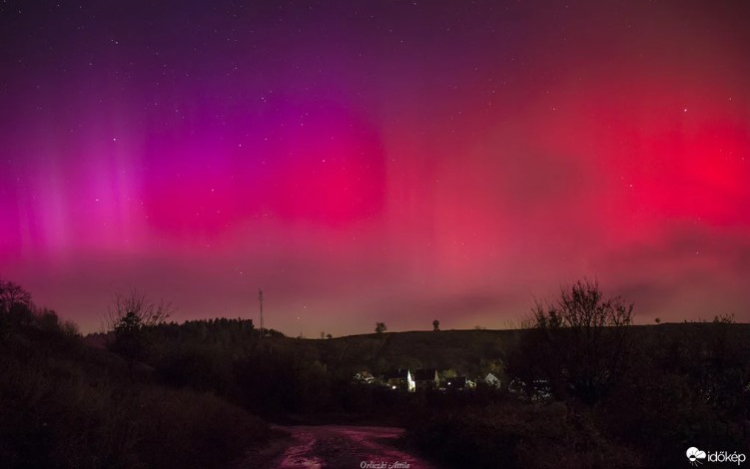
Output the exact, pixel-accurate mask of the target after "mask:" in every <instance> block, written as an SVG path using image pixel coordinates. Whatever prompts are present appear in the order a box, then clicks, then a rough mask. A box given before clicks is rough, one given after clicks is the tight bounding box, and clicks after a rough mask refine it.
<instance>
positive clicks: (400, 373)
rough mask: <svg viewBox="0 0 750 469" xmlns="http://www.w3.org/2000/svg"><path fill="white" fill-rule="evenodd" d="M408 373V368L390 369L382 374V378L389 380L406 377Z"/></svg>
mask: <svg viewBox="0 0 750 469" xmlns="http://www.w3.org/2000/svg"><path fill="white" fill-rule="evenodd" d="M408 374H409V370H406V369H401V370H391V371H388V372H386V373H384V374H383V379H385V380H389V379H406V378H407V376H408Z"/></svg>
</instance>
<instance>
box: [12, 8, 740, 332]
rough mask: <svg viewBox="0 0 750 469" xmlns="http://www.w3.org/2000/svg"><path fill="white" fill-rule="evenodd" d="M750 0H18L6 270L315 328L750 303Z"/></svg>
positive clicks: (80, 310) (37, 283)
mask: <svg viewBox="0 0 750 469" xmlns="http://www.w3.org/2000/svg"><path fill="white" fill-rule="evenodd" d="M748 21H750V2H747V1H744V0H737V1H730V0H726V1H724V0H722V1H710V0H705V1H690V0H679V1H678V0H664V1H658V0H655V1H640V0H622V1H603V0H588V1H569V2H564V1H558V0H546V1H545V0H543V1H523V2H521V1H427V0H418V1H387V0H380V1H360V0H357V1H317V2H303V1H291V2H270V1H246V2H233V1H227V0H214V1H194V0H192V1H191V0H187V1H185V0H181V1H176V0H163V1H139V0H136V1H127V2H125V1H122V2H118V1H93V0H92V1H83V2H81V1H76V2H68V1H60V2H54V1H29V0H24V1H13V0H7V1H2V3H0V110H1V112H0V276H2V277H3V278H5V279H10V280H12V281H14V282H16V283H19V284H21V285H22V286H24V287H25V288H26V289H27V290H29V291H31V292H32V294H33V295H34V298H35V301H36V302H37V303H40V304H43V305H46V306H49V307H51V308H53V309H55V310H56V311H57V312H58V313H59V314H60V316H62V317H63V318H66V319H72V320H74V321H76V322H77V323H78V324H79V325H80V326H81V329H82V330H83V331H84V332H88V331H95V330H98V329H99V327H100V316H101V314H102V313H103V312H104V311H106V309H107V305H108V304H109V303H110V302H111V299H112V297H113V295H114V293H115V292H118V291H128V290H130V289H132V288H137V289H139V290H141V291H143V292H145V293H147V294H148V295H149V296H150V297H151V298H153V299H159V298H164V299H165V300H168V301H171V302H172V303H173V305H174V306H175V308H176V313H175V315H174V316H173V319H175V320H177V321H183V320H187V319H195V318H208V317H217V316H226V317H245V318H253V319H255V320H256V321H257V317H258V301H257V291H258V288H262V289H263V291H264V296H265V305H264V306H265V308H264V309H265V312H266V326H268V327H272V328H275V329H278V330H281V331H282V332H285V333H286V334H288V335H295V336H296V335H298V334H300V333H302V334H304V335H306V336H307V337H316V336H318V335H319V333H320V331H325V332H326V333H328V332H330V333H332V334H334V335H341V334H353V333H367V332H372V331H373V330H374V326H375V322H376V321H383V322H385V323H386V325H387V326H388V328H389V330H396V331H398V330H410V329H431V327H432V320H433V319H438V320H440V321H441V327H442V328H444V329H450V328H472V327H474V326H476V325H481V326H483V327H487V328H502V327H507V326H509V325H513V324H516V323H517V322H518V321H519V320H520V319H522V318H524V317H525V316H527V315H528V314H529V311H530V308H531V306H532V305H533V303H534V299H535V298H537V299H546V298H551V297H552V296H553V295H555V294H556V293H558V292H559V289H560V287H561V285H566V284H570V283H571V282H573V281H575V280H577V279H579V278H583V277H588V278H590V279H594V278H596V279H598V280H599V282H600V284H601V286H602V287H603V289H604V291H605V292H606V293H609V294H621V295H623V297H624V298H625V299H626V300H628V301H633V302H635V314H636V322H637V323H640V324H645V323H653V321H654V318H656V317H660V318H661V319H662V321H682V320H685V319H689V320H692V319H698V318H712V317H713V316H714V315H715V314H720V313H734V314H735V315H736V317H737V319H738V320H741V321H748V320H750V293H749V292H750V27H748Z"/></svg>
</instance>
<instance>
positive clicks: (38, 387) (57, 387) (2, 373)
mask: <svg viewBox="0 0 750 469" xmlns="http://www.w3.org/2000/svg"><path fill="white" fill-rule="evenodd" d="M267 436H268V427H267V425H266V424H265V423H264V422H263V421H261V420H260V419H258V418H256V417H254V416H253V415H251V414H250V413H248V412H247V411H246V410H244V409H242V408H240V407H239V406H237V405H234V404H231V403H229V402H227V401H226V400H225V399H222V398H221V397H219V396H217V394H216V393H214V392H208V390H207V389H204V390H193V389H189V388H182V389H177V388H172V387H167V386H164V385H162V384H160V380H159V378H158V376H156V375H155V373H154V372H153V370H152V369H151V368H150V367H148V366H146V365H143V364H138V366H134V367H133V368H132V369H129V367H128V364H127V362H126V361H125V360H123V358H121V357H120V356H118V355H116V354H113V353H110V352H107V351H106V350H98V349H95V348H91V347H89V346H87V345H86V344H84V342H83V340H82V338H81V337H80V335H78V333H77V332H76V328H75V326H74V325H72V324H70V323H64V324H61V323H60V321H59V319H58V317H57V315H56V314H55V313H54V312H52V311H49V310H46V309H40V308H37V307H36V306H34V305H33V304H32V303H31V298H30V296H29V295H28V294H27V293H26V292H24V291H23V290H21V289H20V288H18V287H17V286H16V285H14V284H12V283H10V282H6V281H0V467H3V468H69V467H70V468H72V467H75V468H141V467H143V468H158V467H165V468H168V467H181V468H210V467H217V468H219V467H228V465H230V464H232V463H233V462H234V461H237V460H240V459H241V458H243V457H244V455H245V452H246V451H247V450H248V449H250V448H251V447H252V446H253V445H257V444H258V443H259V442H260V441H262V440H263V439H265V438H267Z"/></svg>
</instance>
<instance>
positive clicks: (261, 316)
mask: <svg viewBox="0 0 750 469" xmlns="http://www.w3.org/2000/svg"><path fill="white" fill-rule="evenodd" d="M258 301H259V302H260V336H261V337H263V290H261V289H260V288H259V289H258Z"/></svg>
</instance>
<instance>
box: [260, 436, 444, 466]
mask: <svg viewBox="0 0 750 469" xmlns="http://www.w3.org/2000/svg"><path fill="white" fill-rule="evenodd" d="M276 428H278V429H280V430H283V431H286V432H288V433H289V434H290V437H289V438H288V439H286V440H285V441H284V443H283V448H280V449H279V450H278V451H277V452H276V454H275V455H269V458H268V459H267V460H265V461H263V462H262V466H263V467H264V468H265V467H267V468H269V469H302V468H304V469H436V468H435V466H433V465H431V464H429V463H427V462H425V461H424V460H422V459H420V458H419V457H417V456H414V455H412V454H409V453H408V452H406V451H403V450H400V449H398V448H397V447H396V446H395V445H394V443H395V442H396V439H397V438H398V437H399V436H400V435H401V433H402V432H403V430H401V429H399V428H385V427H359V426H339V425H323V426H293V427H276ZM256 463H258V461H256Z"/></svg>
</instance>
